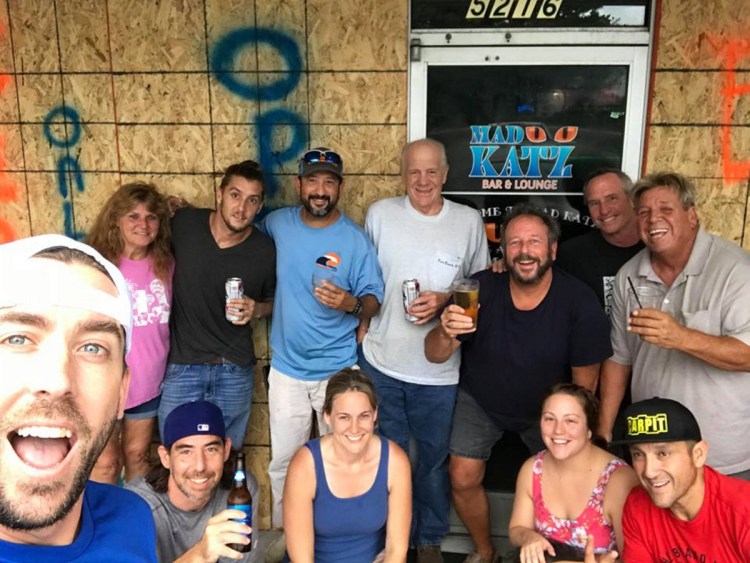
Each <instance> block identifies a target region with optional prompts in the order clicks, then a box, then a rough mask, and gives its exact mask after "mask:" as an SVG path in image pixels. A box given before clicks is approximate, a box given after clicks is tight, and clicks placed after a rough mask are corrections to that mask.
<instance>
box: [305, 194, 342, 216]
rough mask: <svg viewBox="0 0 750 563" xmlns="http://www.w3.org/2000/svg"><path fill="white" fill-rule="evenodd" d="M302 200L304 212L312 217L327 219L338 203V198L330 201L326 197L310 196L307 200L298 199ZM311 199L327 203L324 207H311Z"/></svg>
mask: <svg viewBox="0 0 750 563" xmlns="http://www.w3.org/2000/svg"><path fill="white" fill-rule="evenodd" d="M300 199H301V200H302V205H303V206H304V208H305V210H306V211H307V212H308V213H309V214H310V215H312V216H313V217H328V216H329V215H330V214H331V212H332V211H333V210H334V209H336V205H337V204H338V202H339V198H338V197H337V198H336V199H333V200H332V199H331V198H330V197H328V196H327V195H324V196H310V197H308V198H300ZM311 199H315V200H319V201H325V202H327V203H326V205H325V207H313V206H312V203H310V200H311Z"/></svg>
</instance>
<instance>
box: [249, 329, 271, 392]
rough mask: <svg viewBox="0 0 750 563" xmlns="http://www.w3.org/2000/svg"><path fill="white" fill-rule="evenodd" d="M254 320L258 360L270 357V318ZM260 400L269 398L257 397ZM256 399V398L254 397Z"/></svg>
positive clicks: (255, 347)
mask: <svg viewBox="0 0 750 563" xmlns="http://www.w3.org/2000/svg"><path fill="white" fill-rule="evenodd" d="M252 322H253V350H255V357H256V359H257V360H261V359H269V358H270V357H271V351H270V349H269V347H268V322H269V321H268V319H267V318H263V319H255V320H253V321H252ZM256 399H257V400H259V401H265V400H267V399H262V398H257V397H256ZM254 400H255V399H254Z"/></svg>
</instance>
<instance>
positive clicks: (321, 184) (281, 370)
mask: <svg viewBox="0 0 750 563" xmlns="http://www.w3.org/2000/svg"><path fill="white" fill-rule="evenodd" d="M343 174H344V163H343V161H342V159H341V156H339V155H338V154H337V153H336V152H334V151H332V150H330V149H327V148H316V149H312V150H309V151H307V152H306V153H305V154H304V155H302V158H300V160H299V173H298V176H297V177H296V178H295V180H294V185H295V188H296V190H297V193H298V194H299V198H300V202H301V205H300V206H297V207H287V208H283V209H279V210H276V211H274V212H272V213H269V214H268V216H266V218H265V220H264V221H263V223H262V224H261V225H260V226H261V228H262V229H264V230H265V232H266V233H268V235H269V236H270V237H271V238H272V239H273V241H274V242H275V243H276V272H277V279H278V282H277V287H276V300H275V305H274V310H273V322H272V328H271V350H272V356H271V372H270V375H269V391H268V403H269V404H268V406H269V411H270V423H271V464H270V466H269V469H268V471H269V474H270V478H271V490H272V492H273V525H274V526H275V527H281V526H282V525H283V524H282V520H283V519H282V512H281V497H282V492H283V489H284V478H285V476H286V470H287V467H288V465H289V461H290V459H291V457H292V455H293V454H294V452H295V451H297V449H298V448H299V447H300V446H302V445H303V444H304V443H305V442H306V441H307V440H308V439H309V437H310V428H311V424H312V411H313V410H315V412H316V413H317V420H318V427H319V429H320V431H321V434H324V433H326V430H327V426H326V424H325V422H324V421H323V414H322V407H323V398H324V396H325V390H326V383H327V381H328V379H329V378H330V377H331V376H332V375H333V374H334V373H336V372H338V371H339V370H341V369H343V368H346V367H350V366H352V365H355V364H356V363H357V342H356V335H355V331H356V329H357V326H358V325H359V322H360V320H362V319H369V318H371V317H372V316H373V315H374V314H375V313H376V312H377V311H378V309H379V307H380V302H382V300H383V278H382V274H381V272H380V266H379V264H378V258H377V255H376V253H375V248H374V246H373V244H372V242H370V239H369V238H368V237H367V235H366V234H365V232H364V230H363V229H362V228H361V227H359V226H358V225H357V224H356V223H354V222H353V221H352V220H351V219H350V218H349V217H347V216H346V215H344V214H343V213H342V212H341V211H340V210H339V209H338V207H337V204H338V201H339V196H340V195H341V190H342V189H343V188H344V176H343ZM314 280H315V281H314ZM318 280H324V281H322V282H319V281H318Z"/></svg>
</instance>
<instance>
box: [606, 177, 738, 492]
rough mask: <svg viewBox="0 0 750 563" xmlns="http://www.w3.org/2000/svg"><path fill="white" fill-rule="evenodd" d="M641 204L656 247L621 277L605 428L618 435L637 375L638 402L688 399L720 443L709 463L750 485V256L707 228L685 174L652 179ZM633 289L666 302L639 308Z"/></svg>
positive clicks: (640, 191)
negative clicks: (618, 418) (617, 422)
mask: <svg viewBox="0 0 750 563" xmlns="http://www.w3.org/2000/svg"><path fill="white" fill-rule="evenodd" d="M633 200H634V203H635V210H636V214H637V217H638V229H639V232H640V236H641V239H642V240H643V242H644V243H645V244H646V248H645V249H644V250H642V251H641V252H639V253H638V254H637V255H636V256H634V257H633V258H632V259H631V260H630V261H628V262H627V263H626V264H625V265H624V266H623V267H622V269H621V270H620V271H619V272H618V274H617V279H616V282H615V294H614V305H613V308H612V317H611V318H612V348H613V349H614V355H613V356H612V357H611V358H610V359H609V360H607V361H606V362H605V363H604V365H603V367H602V373H601V397H602V415H601V420H600V431H601V432H602V434H603V435H605V436H606V437H609V436H611V432H612V425H613V424H614V419H615V416H616V414H617V409H618V407H619V404H620V401H621V400H622V396H623V394H624V392H625V389H626V387H627V384H628V379H629V376H630V374H631V372H632V384H631V390H632V394H633V401H640V400H644V399H648V398H650V397H653V396H660V397H666V398H670V399H675V400H677V401H679V402H681V403H683V404H684V405H685V406H687V407H688V408H689V409H690V410H691V411H692V412H693V413H694V414H695V415H696V418H697V419H698V421H699V422H700V425H701V428H702V429H703V431H704V433H705V435H706V439H707V440H708V442H709V443H711V445H712V448H711V450H710V451H709V459H708V462H709V464H710V465H711V466H713V467H715V468H716V469H717V470H718V471H720V472H722V473H725V474H731V475H734V476H735V477H741V478H744V479H749V480H750V442H748V440H747V421H748V420H750V255H748V253H747V252H745V251H744V250H742V249H741V248H740V247H738V246H736V245H734V244H732V243H730V242H729V241H727V240H724V239H722V238H721V237H718V236H716V235H711V234H709V233H707V232H706V231H704V230H703V229H702V228H701V227H700V225H699V221H698V216H697V213H696V209H695V192H694V188H693V185H692V183H691V182H690V180H688V179H687V178H685V177H684V176H681V175H680V174H676V173H662V174H654V175H649V176H645V177H644V178H642V179H641V180H639V181H638V182H637V183H636V185H635V186H634V188H633ZM631 283H632V286H633V287H636V288H637V287H639V286H641V287H642V286H647V287H651V288H653V289H656V290H658V291H661V292H662V293H663V295H664V297H663V300H662V301H661V306H660V307H659V308H644V309H638V308H637V305H635V306H634V305H633V303H634V302H635V300H634V299H633V298H632V297H629V296H628V294H629V293H632V290H631V289H630V287H631ZM633 309H635V311H634V313H633V314H632V315H629V312H630V311H632V310H633Z"/></svg>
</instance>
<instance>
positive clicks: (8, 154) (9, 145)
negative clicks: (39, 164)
mask: <svg viewBox="0 0 750 563" xmlns="http://www.w3.org/2000/svg"><path fill="white" fill-rule="evenodd" d="M5 170H13V171H19V170H23V153H22V150H21V126H20V125H19V124H17V123H9V124H1V125H0V173H2V172H3V171H5ZM2 203H3V198H2V192H1V191H0V204H2Z"/></svg>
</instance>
